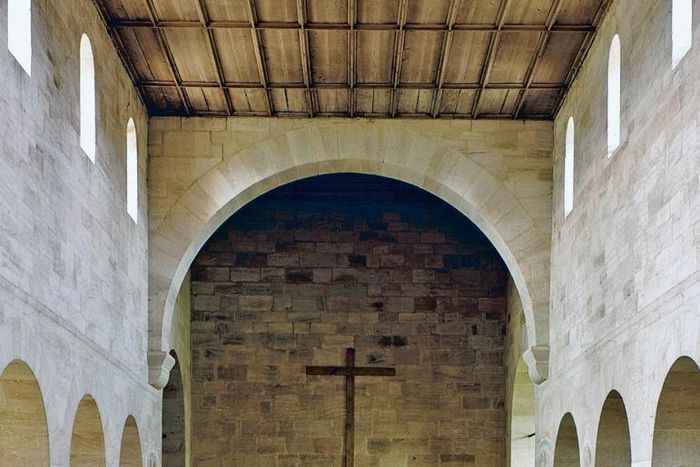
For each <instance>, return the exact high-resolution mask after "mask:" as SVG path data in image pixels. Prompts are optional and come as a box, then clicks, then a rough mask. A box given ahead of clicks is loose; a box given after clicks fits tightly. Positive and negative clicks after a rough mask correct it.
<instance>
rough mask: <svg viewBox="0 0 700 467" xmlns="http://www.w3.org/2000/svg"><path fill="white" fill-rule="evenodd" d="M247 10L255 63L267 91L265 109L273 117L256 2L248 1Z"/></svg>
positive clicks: (261, 82)
mask: <svg viewBox="0 0 700 467" xmlns="http://www.w3.org/2000/svg"><path fill="white" fill-rule="evenodd" d="M246 10H247V13H248V21H249V23H250V35H251V38H252V40H253V52H254V53H255V62H256V63H257V66H258V74H259V76H260V84H261V85H262V87H263V88H264V89H265V107H266V110H267V115H268V116H272V115H273V113H274V106H273V104H272V91H271V90H270V88H269V86H268V82H269V80H268V76H267V63H266V62H265V56H264V55H263V52H262V37H261V35H260V30H259V29H258V28H257V24H258V14H257V12H256V10H255V3H254V0H247V1H246Z"/></svg>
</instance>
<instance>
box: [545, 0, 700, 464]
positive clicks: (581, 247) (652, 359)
mask: <svg viewBox="0 0 700 467" xmlns="http://www.w3.org/2000/svg"><path fill="white" fill-rule="evenodd" d="M671 3H672V2H671V0H618V1H615V2H613V5H612V9H611V11H610V13H609V14H608V15H607V16H606V18H605V19H604V21H603V23H602V25H601V28H600V31H599V33H598V36H597V38H596V40H595V42H594V45H593V48H592V49H591V51H590V53H589V55H588V58H587V61H586V63H585V65H584V67H583V68H582V70H581V73H580V74H579V76H578V78H577V80H576V82H575V84H574V86H573V87H572V90H571V92H570V94H569V95H568V97H567V99H566V101H565V103H564V106H563V108H562V110H561V112H560V113H559V115H558V116H557V119H556V122H555V136H554V211H553V217H554V219H553V235H552V271H551V300H550V303H551V314H550V345H551V354H550V379H549V380H548V381H547V382H546V383H545V384H543V385H542V386H540V387H539V389H538V392H539V394H538V406H539V415H540V420H539V424H538V426H539V427H540V429H541V431H540V433H539V436H538V441H539V443H540V452H539V463H538V465H543V466H545V465H551V463H552V450H553V449H554V442H555V440H556V434H557V428H558V425H559V421H560V419H561V417H562V416H563V415H564V414H565V413H566V412H567V411H570V412H572V414H573V416H574V419H575V421H576V424H577V428H578V434H579V444H580V446H581V450H582V465H583V466H590V465H592V464H593V460H594V459H595V442H596V433H597V429H598V420H599V417H600V411H601V408H602V406H603V403H604V401H605V397H606V396H607V394H608V393H609V392H610V391H611V390H612V389H617V390H618V391H619V392H620V394H621V395H622V397H623V399H624V402H625V404H626V408H627V412H628V415H629V421H630V425H631V426H630V430H631V435H630V436H631V446H632V456H633V459H632V461H633V465H635V466H647V465H650V459H651V446H652V435H653V426H654V416H655V411H656V404H657V400H658V396H659V393H660V391H661V386H662V384H663V381H664V378H665V376H666V373H667V371H668V369H669V368H670V367H671V365H672V364H673V362H674V361H675V360H676V359H677V358H678V357H680V356H682V355H688V356H690V357H692V358H694V359H695V361H696V362H697V361H700V191H699V186H700V153H699V150H700V147H698V142H699V141H700V139H699V138H698V136H699V132H698V130H699V127H698V123H699V120H698V116H699V113H698V109H700V94H699V90H700V88H699V87H698V73H699V71H700V55H699V54H698V48H699V47H700V41H699V39H700V38H699V37H698V36H699V35H700V30H699V29H698V19H699V18H700V16H699V14H700V11H698V10H700V5H698V4H697V2H693V3H694V4H695V10H696V11H695V15H694V16H695V19H694V25H695V27H694V32H695V40H694V46H693V48H692V50H691V51H690V53H689V54H688V55H687V56H686V57H685V59H684V61H683V62H682V63H681V64H680V66H679V67H678V68H677V69H676V70H675V71H672V70H671ZM615 32H618V33H619V34H620V40H621V44H622V145H621V147H620V149H619V151H618V152H617V153H616V154H615V155H614V156H613V157H612V158H608V157H607V155H606V152H607V143H606V141H607V140H606V127H607V124H606V111H607V107H606V88H607V59H608V50H609V49H608V48H609V44H610V41H611V39H612V37H613V35H614V34H615ZM571 115H573V117H574V119H575V121H576V149H575V155H576V163H575V189H574V191H575V200H574V208H573V212H572V213H571V214H570V216H569V217H568V218H567V219H564V214H563V187H564V184H563V172H564V167H563V165H564V164H563V157H564V146H565V132H566V124H567V120H568V118H569V116H571Z"/></svg>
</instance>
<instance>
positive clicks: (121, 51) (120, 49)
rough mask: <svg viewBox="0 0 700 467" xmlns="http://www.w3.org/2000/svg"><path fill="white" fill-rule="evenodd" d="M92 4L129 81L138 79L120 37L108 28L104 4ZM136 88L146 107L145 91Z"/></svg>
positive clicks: (94, 2) (100, 2) (94, 0)
mask: <svg viewBox="0 0 700 467" xmlns="http://www.w3.org/2000/svg"><path fill="white" fill-rule="evenodd" d="M92 4H93V5H94V6H95V9H96V10H97V15H98V16H99V18H100V21H102V24H104V25H105V27H106V28H107V33H108V34H109V37H110V38H111V39H112V41H113V42H114V45H115V46H116V49H117V55H119V59H120V60H121V61H122V64H123V65H124V68H125V69H126V73H127V74H128V75H129V78H131V81H132V82H134V83H135V82H136V81H138V79H139V75H138V73H137V72H136V67H135V66H134V64H133V63H132V61H131V57H130V56H129V54H128V53H127V51H126V47H125V46H124V43H123V42H122V39H121V37H119V33H118V32H117V31H115V30H113V29H111V28H109V26H108V25H109V21H108V16H107V10H106V8H105V6H104V5H103V4H102V1H101V0H92ZM136 90H137V92H138V95H139V99H141V103H142V104H143V105H144V107H146V108H148V99H147V96H146V94H145V91H144V90H143V89H139V88H137V89H136Z"/></svg>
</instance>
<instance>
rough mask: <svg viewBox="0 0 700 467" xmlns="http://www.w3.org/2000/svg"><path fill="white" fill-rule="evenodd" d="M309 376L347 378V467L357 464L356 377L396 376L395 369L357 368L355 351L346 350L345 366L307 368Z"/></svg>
mask: <svg viewBox="0 0 700 467" xmlns="http://www.w3.org/2000/svg"><path fill="white" fill-rule="evenodd" d="M306 374H307V375H314V376H345V455H344V458H345V461H344V464H343V465H344V466H345V467H354V465H355V462H354V458H355V376H396V370H395V369H393V368H381V367H361V366H355V349H346V357H345V366H307V367H306Z"/></svg>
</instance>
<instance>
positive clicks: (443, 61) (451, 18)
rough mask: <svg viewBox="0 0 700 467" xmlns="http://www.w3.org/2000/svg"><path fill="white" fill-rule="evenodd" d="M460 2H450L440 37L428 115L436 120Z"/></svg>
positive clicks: (456, 0)
mask: <svg viewBox="0 0 700 467" xmlns="http://www.w3.org/2000/svg"><path fill="white" fill-rule="evenodd" d="M461 3H462V0H450V8H449V10H448V13H447V23H445V25H446V27H447V31H446V32H445V33H444V35H443V37H442V47H441V48H440V64H439V65H438V70H437V75H436V79H437V90H435V92H434V93H433V103H432V105H431V108H430V115H431V116H432V117H433V118H437V116H438V114H440V103H441V102H442V86H443V85H444V84H445V74H446V71H447V62H448V60H449V59H450V50H451V49H452V34H453V31H454V26H455V22H457V12H458V11H459V7H460V6H461Z"/></svg>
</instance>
